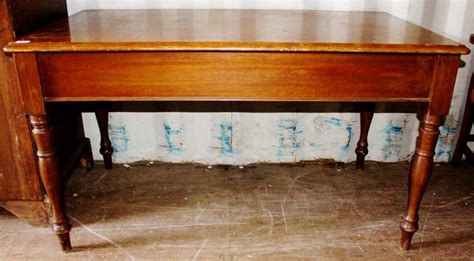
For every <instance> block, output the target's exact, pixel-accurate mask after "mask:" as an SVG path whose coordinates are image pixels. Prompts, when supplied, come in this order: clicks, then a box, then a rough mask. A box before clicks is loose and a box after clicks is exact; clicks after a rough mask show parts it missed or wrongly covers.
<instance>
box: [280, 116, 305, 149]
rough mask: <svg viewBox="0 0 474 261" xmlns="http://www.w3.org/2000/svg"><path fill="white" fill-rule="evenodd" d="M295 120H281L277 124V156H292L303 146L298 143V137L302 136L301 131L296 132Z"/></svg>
mask: <svg viewBox="0 0 474 261" xmlns="http://www.w3.org/2000/svg"><path fill="white" fill-rule="evenodd" d="M297 124H298V122H297V120H295V119H282V120H280V122H279V124H278V129H279V130H278V151H277V155H278V156H279V157H281V156H293V155H295V153H296V151H297V150H298V149H299V148H301V147H302V146H303V142H301V141H298V140H299V137H298V136H299V135H301V134H303V131H302V130H298V127H297Z"/></svg>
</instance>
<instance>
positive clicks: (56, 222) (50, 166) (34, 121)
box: [30, 114, 71, 251]
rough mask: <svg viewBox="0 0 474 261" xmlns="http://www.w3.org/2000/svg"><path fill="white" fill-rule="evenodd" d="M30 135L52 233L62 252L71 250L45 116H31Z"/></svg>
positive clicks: (58, 177) (53, 150) (61, 191)
mask: <svg viewBox="0 0 474 261" xmlns="http://www.w3.org/2000/svg"><path fill="white" fill-rule="evenodd" d="M30 123H31V126H32V127H33V129H32V131H31V133H32V134H33V138H34V139H35V143H36V147H37V152H36V154H37V155H38V168H39V172H40V174H41V179H42V180H43V184H44V189H45V190H46V194H47V195H48V201H49V202H50V204H51V212H52V213H51V214H52V225H53V231H54V232H55V233H56V235H57V236H58V238H59V241H60V243H61V247H62V249H63V250H64V251H69V250H71V242H70V240H69V231H70V230H71V225H70V224H69V220H68V217H67V215H66V211H65V205H64V189H63V180H62V178H61V172H60V168H59V160H58V157H57V155H56V148H55V146H54V142H53V133H52V129H51V127H50V126H49V123H48V120H47V118H46V115H45V114H31V115H30Z"/></svg>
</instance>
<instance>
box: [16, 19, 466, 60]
mask: <svg viewBox="0 0 474 261" xmlns="http://www.w3.org/2000/svg"><path fill="white" fill-rule="evenodd" d="M21 40H24V41H31V42H30V43H25V42H23V41H21ZM20 42H21V43H12V44H10V45H9V47H8V49H9V50H11V51H18V52H21V51H78V50H82V51H97V50H104V51H109V50H134V51H137V50H250V51H263V50H265V51H318V52H320V51H325V52H332V51H335V52H383V53H387V52H396V53H430V54H432V53H443V54H446V53H452V54H459V53H466V52H467V49H466V47H464V45H462V44H459V43H456V42H453V41H451V40H449V39H447V38H445V37H443V36H441V35H439V34H436V33H433V32H431V31H428V30H426V29H424V28H422V27H419V26H416V25H414V24H412V23H409V22H406V21H404V20H401V19H399V18H396V17H394V16H391V15H389V14H387V13H376V12H334V11H288V10H97V11H82V12H80V13H78V14H75V15H73V16H71V17H69V19H64V20H62V21H60V22H58V23H55V24H53V25H51V26H48V27H46V28H43V29H41V30H38V31H37V32H34V33H32V34H30V35H27V36H25V37H22V38H20Z"/></svg>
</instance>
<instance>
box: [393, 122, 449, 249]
mask: <svg viewBox="0 0 474 261" xmlns="http://www.w3.org/2000/svg"><path fill="white" fill-rule="evenodd" d="M442 120H443V117H441V116H431V115H429V114H425V115H424V116H423V119H422V120H421V122H420V128H419V136H418V139H417V143H416V150H415V156H414V158H413V161H412V163H411V169H410V177H409V182H408V205H407V210H406V213H405V215H404V216H403V220H402V222H401V224H400V229H401V231H402V235H401V236H402V238H401V247H402V248H403V249H406V250H408V249H409V248H410V244H411V240H412V238H413V235H414V234H415V232H416V231H417V230H418V210H419V207H420V203H421V199H422V198H423V194H424V192H425V189H426V186H427V185H428V180H429V178H430V175H431V169H432V167H433V156H434V150H435V147H436V142H437V141H438V136H439V126H440V125H441V123H442Z"/></svg>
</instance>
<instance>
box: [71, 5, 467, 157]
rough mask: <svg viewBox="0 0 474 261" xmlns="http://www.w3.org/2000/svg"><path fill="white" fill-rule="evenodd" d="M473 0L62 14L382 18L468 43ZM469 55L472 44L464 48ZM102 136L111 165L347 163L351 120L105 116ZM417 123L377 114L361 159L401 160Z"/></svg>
mask: <svg viewBox="0 0 474 261" xmlns="http://www.w3.org/2000/svg"><path fill="white" fill-rule="evenodd" d="M473 2H474V1H473V0H379V1H377V0H333V1H329V0H181V1H174V0H161V1H160V0H155V1H152V0H69V1H68V6H69V11H70V14H73V13H75V12H78V11H81V10H84V9H109V8H113V9H131V8H135V9H144V8H197V9H201V8H248V9H254V8H258V9H321V10H367V11H383V12H388V13H390V14H392V15H395V16H397V17H400V18H403V19H405V20H408V21H411V22H413V23H415V24H418V25H421V26H423V27H426V28H428V29H430V30H432V31H435V32H437V33H440V34H443V35H445V36H448V37H450V38H452V39H453V40H457V41H460V42H462V43H464V44H466V45H468V42H467V40H468V37H469V34H470V33H473V32H474V22H473V19H474V3H473ZM468 47H470V48H471V49H474V48H473V46H472V45H468ZM463 59H464V60H465V61H466V62H467V64H468V66H466V68H463V69H460V70H459V72H458V80H457V83H456V89H455V93H454V98H453V103H452V107H451V112H450V115H449V116H448V117H447V120H446V124H445V126H443V127H442V128H441V137H440V141H439V142H438V146H437V151H436V160H437V161H448V160H449V158H450V157H451V154H452V151H453V146H454V143H455V141H456V133H457V130H458V129H459V125H460V111H462V110H463V108H462V107H463V104H464V99H465V97H464V96H465V91H466V88H467V81H468V76H469V75H470V72H469V71H470V70H471V71H472V69H471V68H474V65H473V64H472V62H471V56H464V57H463ZM84 121H85V127H86V134H87V135H88V136H89V137H90V138H91V140H92V143H93V147H94V152H95V157H96V158H97V159H100V155H99V154H98V144H99V134H98V129H97V126H96V122H95V118H94V116H93V115H91V114H85V115H84ZM110 121H111V122H110V126H109V127H110V134H111V138H112V142H113V144H114V147H115V151H116V152H115V153H114V160H115V161H116V162H133V161H138V160H159V161H171V162H199V163H204V164H248V163H253V162H297V161H300V160H313V159H318V158H330V159H334V160H337V161H343V162H348V161H353V160H355V155H354V152H353V151H354V149H355V146H356V142H357V139H358V137H359V116H358V114H353V113H331V114H327V113H326V114H318V113H273V114H261V113H212V114H211V113H113V114H111V118H110ZM417 126H418V122H417V121H416V119H415V117H414V115H413V114H377V115H376V116H375V119H374V122H373V124H372V127H371V131H370V135H369V143H370V145H369V150H370V153H369V155H368V157H367V158H368V159H369V160H377V161H386V162H394V161H401V160H406V159H408V158H409V157H410V156H411V155H412V153H413V149H414V141H415V137H416V135H417Z"/></svg>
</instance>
